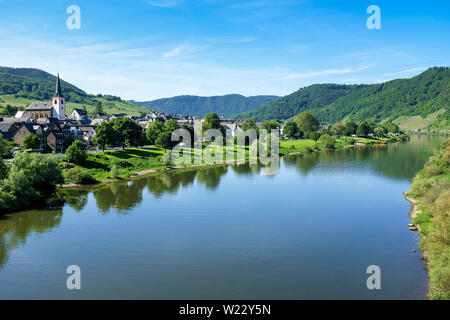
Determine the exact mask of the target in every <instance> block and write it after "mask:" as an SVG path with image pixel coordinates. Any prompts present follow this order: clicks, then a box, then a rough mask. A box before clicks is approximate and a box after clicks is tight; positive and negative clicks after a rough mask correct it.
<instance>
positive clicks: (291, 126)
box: [283, 121, 301, 138]
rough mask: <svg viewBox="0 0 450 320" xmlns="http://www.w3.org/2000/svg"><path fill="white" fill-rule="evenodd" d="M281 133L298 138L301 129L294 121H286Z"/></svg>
mask: <svg viewBox="0 0 450 320" xmlns="http://www.w3.org/2000/svg"><path fill="white" fill-rule="evenodd" d="M283 134H284V135H286V136H287V137H288V138H298V137H299V136H301V131H300V130H299V129H298V127H297V124H296V123H295V122H294V121H288V122H286V124H285V125H284V127H283Z"/></svg>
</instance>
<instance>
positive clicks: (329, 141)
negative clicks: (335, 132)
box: [318, 133, 336, 149]
mask: <svg viewBox="0 0 450 320" xmlns="http://www.w3.org/2000/svg"><path fill="white" fill-rule="evenodd" d="M318 141H319V142H320V143H323V144H324V145H325V148H328V149H333V148H334V143H335V142H336V139H335V138H334V137H333V136H330V135H329V134H328V133H325V134H323V135H321V136H320V138H319V140H318Z"/></svg>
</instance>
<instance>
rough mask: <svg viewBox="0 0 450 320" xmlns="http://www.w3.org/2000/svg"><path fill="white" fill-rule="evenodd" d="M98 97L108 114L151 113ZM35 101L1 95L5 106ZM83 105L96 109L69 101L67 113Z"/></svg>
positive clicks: (0, 97) (140, 107) (128, 103)
mask: <svg viewBox="0 0 450 320" xmlns="http://www.w3.org/2000/svg"><path fill="white" fill-rule="evenodd" d="M96 99H97V100H99V101H101V102H102V105H103V110H104V111H105V113H107V114H114V113H125V114H127V115H132V116H139V115H140V114H141V113H149V109H148V108H146V107H142V106H138V105H136V104H133V103H130V102H126V101H108V100H106V99H104V98H96ZM35 101H37V100H30V99H26V98H21V97H18V98H16V97H14V95H12V94H8V95H0V106H3V107H4V106H6V105H8V104H9V105H11V106H13V107H19V108H26V107H28V106H29V105H30V104H31V103H32V102H35ZM40 102H50V101H40ZM83 106H85V107H86V109H87V111H88V113H91V112H93V111H94V106H93V105H87V104H81V103H72V102H67V108H66V109H67V115H69V114H70V113H71V112H72V110H73V109H74V108H80V109H82V108H83Z"/></svg>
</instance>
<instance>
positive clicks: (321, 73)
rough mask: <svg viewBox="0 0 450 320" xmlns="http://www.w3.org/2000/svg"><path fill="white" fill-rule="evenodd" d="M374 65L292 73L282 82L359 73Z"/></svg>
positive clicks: (283, 78)
mask: <svg viewBox="0 0 450 320" xmlns="http://www.w3.org/2000/svg"><path fill="white" fill-rule="evenodd" d="M374 66H375V65H374V64H371V65H365V66H359V67H357V68H343V69H326V70H322V71H312V72H303V73H292V74H289V75H287V76H284V77H282V78H281V80H290V79H300V78H312V77H319V76H326V75H336V74H347V73H355V72H359V71H362V70H365V69H368V68H371V67H374Z"/></svg>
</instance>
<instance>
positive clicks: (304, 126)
mask: <svg viewBox="0 0 450 320" xmlns="http://www.w3.org/2000/svg"><path fill="white" fill-rule="evenodd" d="M294 122H295V123H296V124H297V127H298V128H299V129H300V130H301V131H303V132H305V133H309V132H313V131H317V129H319V121H317V119H316V117H314V115H313V114H311V113H310V112H308V111H303V112H301V113H300V114H298V115H296V116H295V118H294Z"/></svg>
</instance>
